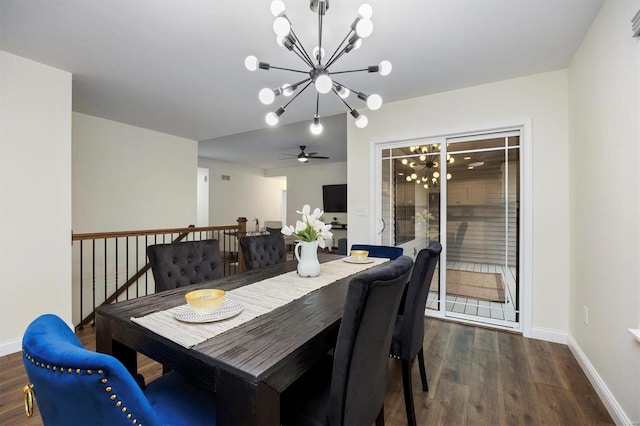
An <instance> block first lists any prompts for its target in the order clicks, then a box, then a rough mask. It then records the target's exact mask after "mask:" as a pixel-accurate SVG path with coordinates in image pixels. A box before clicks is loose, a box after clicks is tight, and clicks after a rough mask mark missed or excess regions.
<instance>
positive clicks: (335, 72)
mask: <svg viewBox="0 0 640 426" xmlns="http://www.w3.org/2000/svg"><path fill="white" fill-rule="evenodd" d="M363 71H369V68H360V69H357V70H345V71H331V75H335V74H347V73H350V72H363ZM369 72H372V71H369Z"/></svg>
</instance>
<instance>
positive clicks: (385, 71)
mask: <svg viewBox="0 0 640 426" xmlns="http://www.w3.org/2000/svg"><path fill="white" fill-rule="evenodd" d="M378 67H380V68H379V71H378V72H379V73H380V75H389V74H390V73H391V69H392V68H393V67H392V66H391V62H389V61H382V62H380V63H379V64H378Z"/></svg>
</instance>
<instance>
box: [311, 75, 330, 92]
mask: <svg viewBox="0 0 640 426" xmlns="http://www.w3.org/2000/svg"><path fill="white" fill-rule="evenodd" d="M315 86H316V90H317V91H318V93H323V94H324V93H329V91H330V90H331V88H332V87H333V81H332V80H331V77H329V74H327V73H324V74H320V75H318V76H317V77H316V81H315Z"/></svg>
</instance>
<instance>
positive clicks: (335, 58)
mask: <svg viewBox="0 0 640 426" xmlns="http://www.w3.org/2000/svg"><path fill="white" fill-rule="evenodd" d="M348 47H349V45H348V44H347V45H346V46H345V47H344V48H342V50H340V53H338V54H337V55H336V54H335V53H334V58H333V59H332V60H331V61H330V62H328V63H327V65H326V68H329V67H330V66H331V65H333V64H334V63H335V62H336V61H337V60H338V59H340V58H341V57H342V55H344V54H345V53H347V48H348ZM332 74H333V73H332Z"/></svg>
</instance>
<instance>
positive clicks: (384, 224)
mask: <svg viewBox="0 0 640 426" xmlns="http://www.w3.org/2000/svg"><path fill="white" fill-rule="evenodd" d="M378 220H379V221H380V222H382V229H381V230H379V231H378V235H380V234H382V233H383V232H384V230H385V228H386V227H387V224H386V223H385V222H384V219H378Z"/></svg>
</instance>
